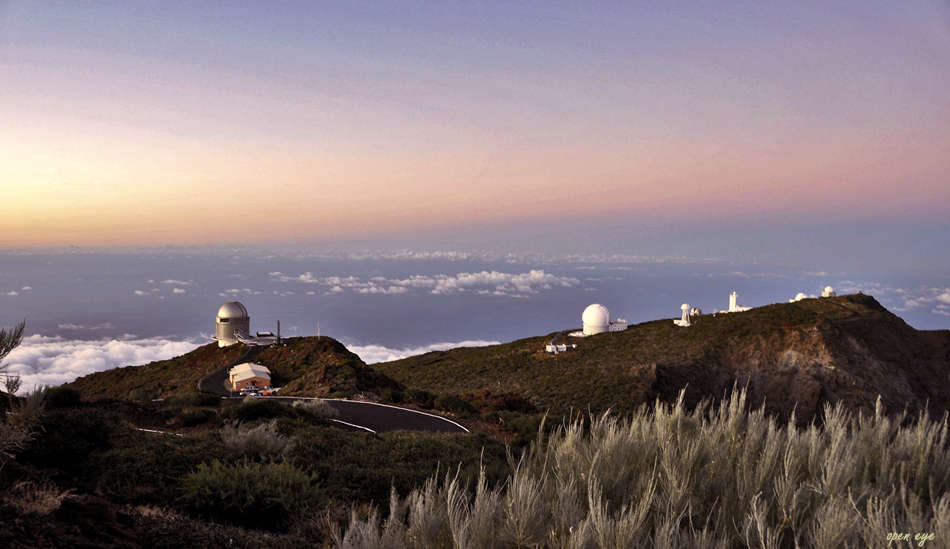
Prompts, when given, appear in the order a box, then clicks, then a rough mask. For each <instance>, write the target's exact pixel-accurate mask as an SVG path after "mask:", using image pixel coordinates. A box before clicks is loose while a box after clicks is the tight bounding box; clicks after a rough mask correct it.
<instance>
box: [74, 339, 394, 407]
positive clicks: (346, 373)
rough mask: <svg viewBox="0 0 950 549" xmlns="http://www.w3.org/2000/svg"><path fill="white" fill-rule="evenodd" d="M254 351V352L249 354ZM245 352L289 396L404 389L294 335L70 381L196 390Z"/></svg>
mask: <svg viewBox="0 0 950 549" xmlns="http://www.w3.org/2000/svg"><path fill="white" fill-rule="evenodd" d="M249 350H250V351H252V353H249V354H252V355H253V356H246V355H245V353H248V351H249ZM242 356H245V359H246V360H248V361H252V362H256V363H258V364H263V365H264V366H267V368H268V369H269V370H270V371H271V374H272V377H271V379H272V383H273V384H274V386H275V387H282V389H281V391H282V392H281V394H283V395H293V396H319V397H324V396H329V395H332V396H334V397H344V398H345V397H349V396H353V395H354V394H357V393H361V392H373V393H375V394H379V393H381V392H382V391H384V390H386V389H393V390H400V389H402V388H403V387H402V385H400V384H399V383H398V382H396V381H393V380H392V379H390V378H388V377H386V376H385V375H384V374H382V373H380V372H377V371H375V370H373V369H372V368H370V367H369V366H367V365H366V364H365V363H364V362H363V361H362V360H361V359H360V357H358V356H357V355H355V354H354V353H352V352H350V351H349V350H348V349H347V348H346V347H345V346H344V345H343V344H342V343H340V342H339V341H336V340H335V339H332V338H329V337H295V338H289V339H286V340H284V341H283V343H282V344H281V345H279V346H277V345H275V346H272V347H264V348H258V349H248V348H247V347H246V346H244V345H242V344H238V345H232V346H230V347H218V344H217V343H211V344H208V345H204V346H202V347H199V348H197V349H195V350H194V351H192V352H190V353H187V354H185V355H182V356H180V357H176V358H172V359H169V360H159V361H156V362H152V363H149V364H145V365H143V366H127V367H125V368H115V369H112V370H106V371H104V372H97V373H93V374H89V375H87V376H83V377H80V378H78V379H76V380H75V381H73V382H72V383H69V384H67V385H69V386H71V387H74V388H76V389H78V390H79V391H80V392H82V394H83V396H84V397H85V398H86V399H89V400H94V399H103V398H115V399H134V400H146V399H153V398H165V397H168V396H171V395H176V394H182V393H191V392H194V391H195V388H196V387H197V384H198V381H199V380H200V379H201V378H203V377H205V376H206V375H208V374H211V373H212V372H214V371H215V370H218V369H220V368H223V367H225V366H227V365H229V364H231V363H232V362H234V361H236V360H237V359H239V358H241V357H242Z"/></svg>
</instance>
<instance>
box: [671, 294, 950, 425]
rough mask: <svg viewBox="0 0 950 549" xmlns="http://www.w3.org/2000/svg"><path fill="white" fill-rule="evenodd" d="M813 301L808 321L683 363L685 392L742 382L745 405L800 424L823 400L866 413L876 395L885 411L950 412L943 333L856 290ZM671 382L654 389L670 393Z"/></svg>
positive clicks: (948, 336) (712, 391)
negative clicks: (692, 383) (688, 385)
mask: <svg viewBox="0 0 950 549" xmlns="http://www.w3.org/2000/svg"><path fill="white" fill-rule="evenodd" d="M812 301H815V302H816V303H812V304H807V303H806V304H805V306H809V307H811V308H812V309H814V310H815V314H814V319H813V321H812V322H808V323H804V324H799V325H790V326H789V325H784V326H783V325H771V326H766V329H764V330H761V331H760V333H757V334H754V335H748V336H745V337H740V338H737V339H735V340H732V341H729V342H728V343H727V344H724V345H722V346H720V347H718V348H717V349H715V351H716V352H715V353H713V354H715V355H716V360H714V361H707V362H702V363H694V364H691V365H689V366H686V370H687V371H686V372H681V373H680V376H679V377H680V378H681V379H686V378H692V379H695V380H697V381H698V382H699V383H698V384H699V388H698V390H694V391H692V394H691V396H692V398H693V399H694V400H695V399H697V398H698V397H700V393H702V396H705V397H713V398H715V397H717V396H721V395H723V394H725V393H727V392H728V391H730V390H731V389H732V386H738V387H747V388H748V402H749V403H750V404H751V405H752V406H754V407H758V406H763V405H764V406H765V409H766V411H767V412H769V413H771V414H774V415H776V416H778V417H779V418H782V419H786V418H788V417H790V416H791V415H792V413H793V412H794V414H795V416H796V417H797V418H798V419H799V420H800V421H801V422H808V421H811V420H812V419H813V418H815V417H819V418H820V417H821V415H822V412H823V409H824V406H825V405H826V404H841V405H842V406H843V407H844V408H845V409H846V410H848V411H850V412H852V413H864V414H873V413H874V409H875V406H876V403H877V400H878V398H880V402H881V405H882V407H883V409H884V411H885V412H886V413H890V414H899V413H901V412H903V411H905V410H906V411H907V412H908V414H909V415H911V416H914V415H917V414H919V413H920V412H922V411H923V410H924V409H927V410H928V411H929V412H930V413H931V414H937V415H942V414H944V413H946V412H947V411H948V410H950V361H948V353H947V349H948V347H950V332H948V331H946V330H944V331H939V332H919V331H917V330H915V329H913V328H912V327H910V326H908V325H907V324H906V323H904V321H903V320H901V319H900V318H898V317H897V316H895V315H893V314H892V313H890V312H888V311H887V310H886V309H885V308H884V307H882V306H881V305H880V304H879V303H878V302H877V301H875V300H874V298H872V297H869V296H866V295H863V294H858V295H853V296H844V297H842V298H837V300H836V301H834V302H833V301H830V300H812ZM822 302H824V303H822ZM832 304H833V305H834V306H831V305H832ZM841 309H844V311H842V310H841ZM842 313H844V314H842ZM742 314H750V313H742ZM761 316H762V315H756V313H755V312H751V316H749V317H748V321H749V322H759V321H761V320H762V318H761ZM671 388H675V387H662V386H659V387H658V389H659V391H658V393H659V394H661V396H663V397H665V398H670V396H671V395H670V394H669V392H670V389H671Z"/></svg>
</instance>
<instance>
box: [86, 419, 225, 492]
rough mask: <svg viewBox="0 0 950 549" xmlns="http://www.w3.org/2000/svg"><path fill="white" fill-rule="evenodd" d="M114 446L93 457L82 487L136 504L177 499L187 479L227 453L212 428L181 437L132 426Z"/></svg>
mask: <svg viewBox="0 0 950 549" xmlns="http://www.w3.org/2000/svg"><path fill="white" fill-rule="evenodd" d="M112 446H113V448H112V449H110V450H107V451H105V452H100V453H94V454H92V455H91V456H90V457H89V460H88V462H87V464H86V466H85V467H84V468H83V470H82V477H81V479H80V488H82V489H84V490H88V491H95V492H98V493H101V494H103V495H105V496H107V497H108V498H109V499H111V500H113V501H116V502H118V503H123V504H124V503H130V504H134V505H158V506H163V507H167V506H172V505H174V504H175V502H176V500H177V499H178V498H179V497H180V496H181V479H182V478H184V477H185V476H186V475H188V473H190V472H192V471H194V470H195V468H196V467H197V466H198V465H199V464H200V463H203V462H211V461H212V460H214V459H217V458H220V457H221V456H222V455H224V454H225V448H224V445H223V443H222V442H221V438H220V437H219V436H218V434H217V433H212V432H204V433H194V434H189V435H185V436H181V437H180V436H175V435H171V434H160V433H146V432H142V431H132V432H130V433H128V434H127V436H120V437H116V438H115V439H114V440H113V443H112Z"/></svg>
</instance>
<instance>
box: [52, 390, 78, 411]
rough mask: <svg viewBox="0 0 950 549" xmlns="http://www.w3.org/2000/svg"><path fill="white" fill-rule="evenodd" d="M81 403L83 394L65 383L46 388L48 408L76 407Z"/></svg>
mask: <svg viewBox="0 0 950 549" xmlns="http://www.w3.org/2000/svg"><path fill="white" fill-rule="evenodd" d="M81 403H82V394H81V393H80V392H79V391H77V390H76V389H73V388H72V387H66V386H65V385H63V386H60V387H50V388H49V389H46V408H47V409H48V410H53V409H56V408H75V407H76V406H79V405H80V404H81Z"/></svg>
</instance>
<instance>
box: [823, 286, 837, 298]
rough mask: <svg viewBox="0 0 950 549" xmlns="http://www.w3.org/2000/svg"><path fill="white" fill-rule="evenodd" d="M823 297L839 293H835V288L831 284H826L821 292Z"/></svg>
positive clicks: (834, 295)
mask: <svg viewBox="0 0 950 549" xmlns="http://www.w3.org/2000/svg"><path fill="white" fill-rule="evenodd" d="M821 297H838V294H836V293H835V289H834V288H832V287H831V286H825V289H824V290H822V292H821Z"/></svg>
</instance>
